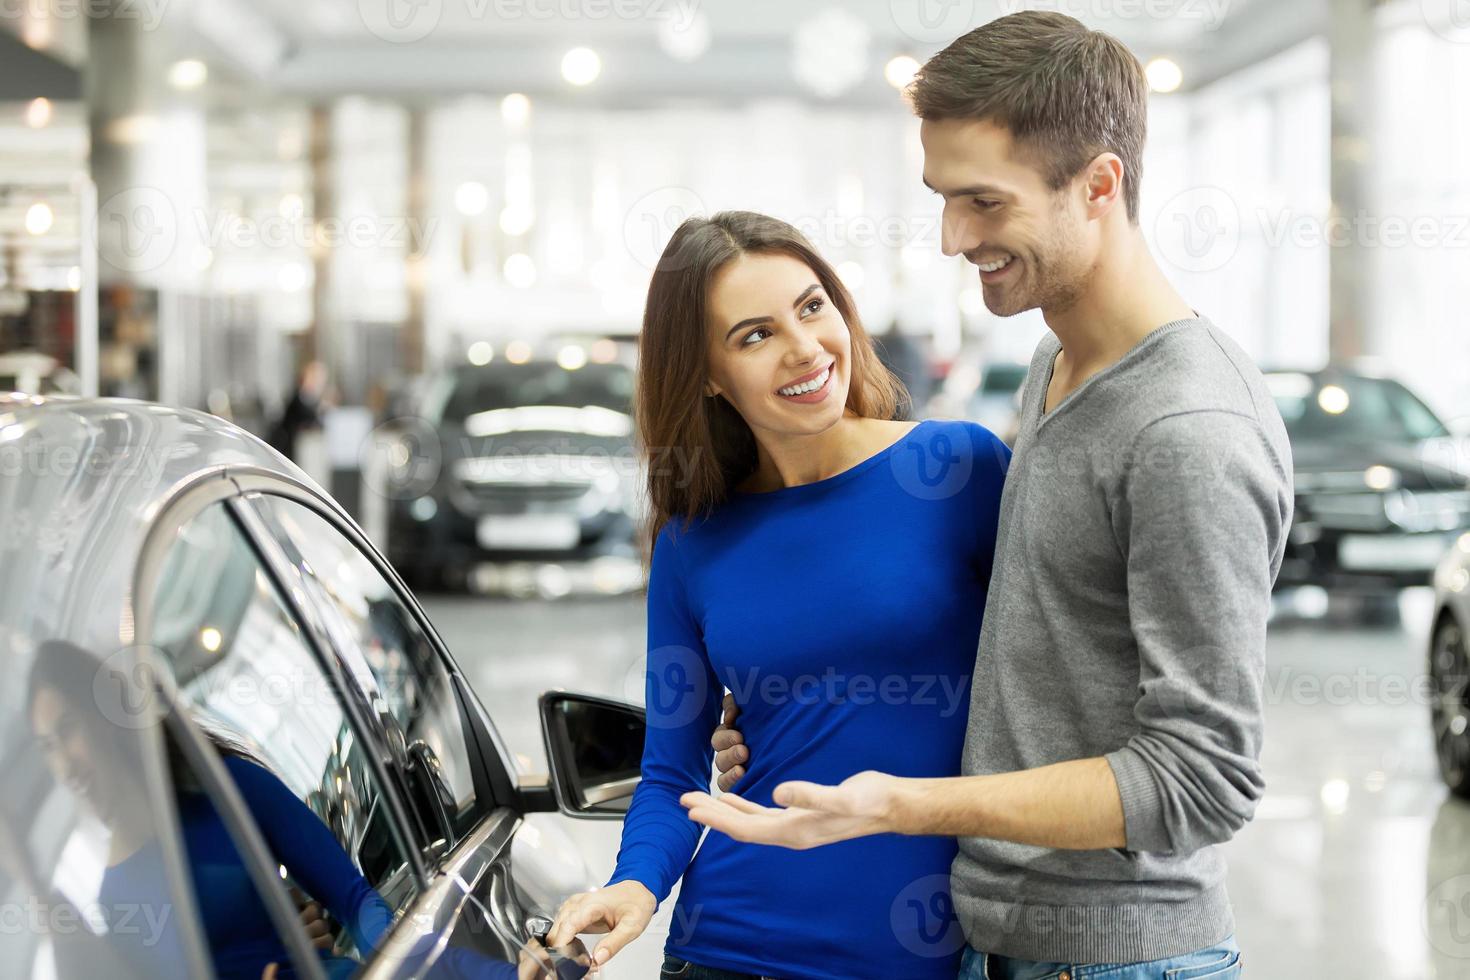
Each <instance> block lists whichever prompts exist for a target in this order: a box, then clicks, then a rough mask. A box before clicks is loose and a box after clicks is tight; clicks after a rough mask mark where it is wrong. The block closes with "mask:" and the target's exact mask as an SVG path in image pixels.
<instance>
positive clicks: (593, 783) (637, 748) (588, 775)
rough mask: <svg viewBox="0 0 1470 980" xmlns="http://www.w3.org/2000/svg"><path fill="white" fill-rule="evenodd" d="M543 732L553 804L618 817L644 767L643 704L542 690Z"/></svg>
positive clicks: (570, 811) (574, 812)
mask: <svg viewBox="0 0 1470 980" xmlns="http://www.w3.org/2000/svg"><path fill="white" fill-rule="evenodd" d="M540 709H541V733H542V737H543V738H544V739H545V740H546V758H547V761H548V763H549V764H550V767H551V773H550V784H551V785H550V788H551V792H552V794H553V795H554V796H555V798H556V805H557V809H559V810H560V811H561V812H562V813H565V814H567V815H568V816H572V817H583V818H587V819H601V820H621V819H622V818H623V817H624V816H625V815H626V814H627V812H628V805H629V804H630V803H632V802H633V790H634V789H635V788H636V787H637V786H638V780H639V779H640V777H641V776H642V771H643V736H644V732H645V731H646V728H647V725H646V721H645V716H644V711H643V709H642V708H640V707H637V706H635V705H631V704H625V703H623V702H621V701H614V700H612V699H610V698H600V697H595V696H593V695H590V694H571V693H568V692H566V691H548V692H547V693H546V694H543V695H541V700H540Z"/></svg>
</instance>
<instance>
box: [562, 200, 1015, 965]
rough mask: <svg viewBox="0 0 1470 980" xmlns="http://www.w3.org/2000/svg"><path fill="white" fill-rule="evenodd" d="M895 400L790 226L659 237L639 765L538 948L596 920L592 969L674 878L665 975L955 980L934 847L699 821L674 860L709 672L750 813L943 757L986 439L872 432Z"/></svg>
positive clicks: (649, 404)
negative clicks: (606, 836) (597, 870)
mask: <svg viewBox="0 0 1470 980" xmlns="http://www.w3.org/2000/svg"><path fill="white" fill-rule="evenodd" d="M903 398H904V394H903V391H902V388H901V386H900V385H899V384H898V382H897V381H896V380H895V379H894V377H893V376H892V375H891V374H890V373H889V372H888V371H887V370H886V369H885V368H884V367H883V366H882V365H881V364H880V363H879V360H878V358H877V356H876V354H875V353H874V350H873V346H872V343H871V342H870V340H869V339H868V336H867V334H866V333H865V332H864V331H863V327H862V323H861V322H860V320H859V319H858V315H857V310H856V309H855V308H854V306H853V301H852V298H851V296H850V295H849V294H848V292H847V290H846V289H845V288H844V287H843V285H842V283H841V282H840V281H839V280H838V278H837V276H836V274H835V273H834V272H833V270H832V268H831V266H829V265H828V264H827V263H826V262H825V261H823V260H822V259H821V257H820V256H818V255H817V254H816V252H815V251H814V250H813V249H812V248H811V246H810V245H809V244H808V243H807V242H806V241H805V239H803V238H802V236H801V234H800V233H799V232H797V231H796V229H794V228H792V227H791V226H790V225H788V224H786V223H785V222H782V221H778V220H776V219H774V218H770V217H766V216H764V215H759V214H752V213H749V212H725V213H721V214H717V215H715V216H714V217H712V218H708V219H706V218H694V219H690V220H689V221H686V222H685V223H684V224H683V225H681V226H680V228H679V229H678V230H677V231H676V232H675V233H674V236H673V238H672V240H671V241H670V242H669V245H668V247H667V248H666V249H665V251H664V254H663V256H662V258H661V259H660V262H659V265H658V268H657V269H656V270H655V271H654V275H653V281H652V285H651V287H650V289H649V295H648V305H647V309H646V311H645V314H644V320H643V333H642V339H641V350H640V367H639V381H638V406H637V408H638V425H639V435H640V441H641V443H642V449H643V451H644V452H645V453H646V454H647V456H648V465H649V477H648V492H649V497H650V503H651V511H652V527H651V529H650V535H651V541H652V545H653V555H652V567H651V570H650V579H649V591H648V676H647V709H648V734H647V741H646V743H645V748H644V753H643V773H642V777H643V778H642V781H641V783H640V784H639V786H638V789H637V792H636V793H635V795H634V798H633V801H632V804H631V806H630V807H629V810H628V815H627V820H626V823H625V825H624V829H623V841H622V848H621V850H620V852H619V855H618V863H617V869H616V871H615V872H614V874H613V876H612V879H611V881H610V882H609V883H608V885H607V886H606V887H605V888H602V889H600V890H598V891H595V892H590V893H586V894H582V895H577V896H574V897H573V898H571V899H569V900H568V901H567V902H566V904H565V905H563V907H562V909H561V911H560V912H559V914H558V916H557V922H556V925H555V927H554V928H553V929H552V931H551V933H550V937H549V939H550V942H551V944H553V945H560V944H562V943H565V942H568V941H570V940H571V939H572V938H573V937H574V936H575V935H576V934H578V933H580V932H584V931H597V932H601V931H608V930H611V935H609V936H607V937H605V938H604V939H603V940H602V942H601V944H600V945H599V947H598V948H597V950H596V952H595V954H594V958H595V960H596V962H598V963H605V962H607V960H608V959H609V958H610V957H611V956H612V955H613V954H614V953H616V952H617V951H618V950H619V949H621V948H622V947H623V946H625V945H626V944H627V943H628V942H629V941H631V940H632V939H634V938H635V937H636V936H638V935H639V934H640V933H641V932H642V931H643V930H644V928H646V927H647V925H648V922H649V919H650V917H651V916H652V915H653V913H654V911H655V910H656V908H657V907H658V904H659V903H660V902H662V901H663V900H664V899H665V898H666V897H667V896H668V894H669V892H670V890H671V889H672V888H673V886H674V885H675V883H676V882H678V881H679V880H680V879H681V878H682V880H683V884H682V889H681V893H680V897H679V901H678V904H677V906H676V907H675V910H674V915H673V923H672V927H671V929H670V936H669V941H668V945H667V946H666V949H665V952H666V957H665V964H664V970H663V975H664V976H665V977H682V978H686V980H723V978H743V977H761V976H773V977H834V978H835V977H840V978H844V980H847V978H851V977H885V978H900V977H902V978H914V977H936V978H938V977H944V978H947V980H948V978H953V977H954V976H955V974H956V971H957V968H958V964H959V953H960V949H961V947H962V946H963V937H962V936H961V934H960V930H959V926H958V924H957V923H956V922H955V921H954V917H953V913H952V911H951V909H950V906H949V904H948V898H949V896H948V878H949V866H950V861H951V860H952V858H953V857H954V853H955V843H954V841H953V840H949V839H945V838H938V837H935V838H917V837H897V836H891V835H890V836H888V837H876V838H867V839H864V840H861V841H851V842H847V843H843V844H839V845H836V846H833V847H827V848H821V849H818V850H811V851H791V850H785V849H779V848H759V847H752V846H747V845H743V844H739V843H736V842H735V841H733V840H731V839H730V838H729V837H726V836H724V835H722V834H718V833H711V834H710V835H709V836H708V838H707V839H706V840H705V841H704V844H703V846H702V847H700V848H699V851H698V853H697V854H696V853H695V847H696V845H697V844H698V843H699V835H700V827H699V826H698V825H697V824H694V823H693V822H691V821H690V820H689V819H688V818H687V817H686V815H685V811H684V809H683V807H681V806H680V805H679V797H680V795H682V794H683V793H686V792H689V791H691V790H706V789H708V788H709V783H710V763H711V759H712V752H713V750H712V749H711V747H710V734H711V732H712V731H713V730H714V728H715V726H716V725H717V724H718V723H719V721H720V713H721V700H722V697H723V694H724V690H725V688H729V689H730V690H731V692H732V693H733V694H734V698H735V701H736V702H737V703H738V704H739V706H740V712H741V714H740V717H741V728H742V730H743V732H744V735H745V739H746V742H747V744H748V745H749V746H750V749H751V756H752V760H753V761H752V762H751V764H750V768H749V771H748V772H747V773H746V774H745V776H744V778H743V780H742V782H741V796H742V797H744V798H745V799H746V800H749V801H751V802H753V803H759V804H769V803H770V802H771V801H770V794H771V790H772V789H774V788H775V786H776V785H777V784H778V783H780V782H782V781H783V780H788V779H808V780H817V781H821V782H826V783H835V782H840V781H841V780H842V779H844V778H846V777H848V776H851V775H853V774H854V773H856V772H860V771H862V770H864V769H879V770H882V771H897V772H901V773H903V774H905V775H909V776H924V777H928V776H948V775H954V774H955V773H957V772H959V769H960V753H961V746H962V742H963V739H964V732H965V722H966V715H967V710H966V709H967V707H968V704H969V687H968V685H969V679H970V672H971V670H972V669H973V667H974V664H975V648H976V644H977V641H978V638H979V631H980V617H981V613H982V611H983V607H984V601H985V590H986V586H987V584H988V581H989V577H990V562H991V553H992V551H993V549H994V544H995V527H996V521H997V517H998V511H999V503H1000V491H1001V484H1002V481H1003V479H1004V474H1005V468H1006V464H1007V462H1008V460H1009V452H1008V451H1007V450H1006V448H1005V446H1004V445H1003V444H1002V443H1001V442H1000V441H999V440H997V439H996V438H995V437H994V436H992V435H991V434H990V433H989V432H987V431H986V430H985V429H983V428H981V427H980V426H977V425H973V424H970V423H965V422H946V421H935V420H929V421H924V422H919V423H917V424H915V423H913V422H903V421H895V420H894V419H895V416H896V415H897V414H899V409H900V408H901V402H902V399H903ZM890 767H891V769H890ZM691 859H692V863H691Z"/></svg>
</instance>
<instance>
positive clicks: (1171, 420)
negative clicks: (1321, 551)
mask: <svg viewBox="0 0 1470 980" xmlns="http://www.w3.org/2000/svg"><path fill="white" fill-rule="evenodd" d="M1059 349H1060V344H1059V343H1058V341H1057V340H1056V338H1055V337H1053V336H1051V335H1048V336H1047V338H1046V339H1045V340H1044V341H1043V342H1042V343H1041V346H1040V347H1039V348H1038V349H1037V351H1036V356H1035V357H1034V359H1033V360H1032V363H1031V373H1030V375H1029V377H1028V378H1027V380H1026V387H1025V390H1024V394H1023V404H1022V412H1021V425H1020V433H1019V435H1018V437H1017V439H1016V447H1015V456H1014V458H1013V459H1012V461H1011V467H1010V473H1009V475H1008V477H1007V479H1006V485H1005V492H1004V494H1003V496H1002V498H1001V512H1000V531H999V536H998V538H997V541H996V554H995V566H994V573H993V576H992V578H991V582H990V592H989V598H988V599H987V605H986V611H985V622H984V626H983V628H982V629H981V633H980V649H979V656H978V660H977V662H976V665H975V676H974V685H973V689H972V692H971V700H970V721H969V731H968V733H967V736H966V745H965V754H964V771H965V773H966V774H967V775H973V774H980V773H997V772H1010V771H1013V770H1019V769H1030V768H1034V767H1036V766H1044V765H1048V764H1050V763H1054V762H1063V761H1066V760H1069V759H1083V758H1090V757H1096V756H1104V757H1106V759H1107V761H1108V763H1109V764H1110V765H1111V767H1112V770H1113V775H1114V776H1115V777H1116V779H1117V782H1118V790H1119V792H1120V793H1121V795H1122V799H1123V814H1124V821H1125V825H1126V833H1127V847H1126V848H1125V849H1120V850H1090V851H1079V850H1051V849H1048V848H1042V847H1033V846H1029V845H1024V844H1013V843H1009V842H1006V841H996V840H988V839H977V838H966V839H963V840H961V841H960V852H959V856H958V857H957V858H956V859H955V862H954V872H953V890H954V899H955V906H956V910H957V912H958V914H959V918H960V922H961V924H962V925H963V927H964V930H965V935H966V938H967V939H968V940H969V942H970V944H971V945H972V946H974V947H975V948H976V949H978V950H981V951H984V952H990V953H997V954H1000V955H1004V956H1012V957H1017V958H1021V959H1028V960H1042V961H1047V962H1068V963H1114V962H1124V963H1126V962H1134V961H1138V960H1149V959H1157V958H1161V957H1165V956H1174V955H1178V954H1181V953H1185V952H1188V951H1190V950H1194V949H1198V948H1201V947H1204V946H1208V945H1211V944H1213V943H1216V942H1218V941H1220V940H1222V939H1224V938H1225V937H1226V936H1228V935H1229V934H1230V933H1231V932H1233V931H1234V923H1233V919H1232V915H1231V911H1230V902H1229V899H1228V898H1227V896H1226V894H1225V862H1224V859H1223V857H1222V856H1221V855H1220V853H1219V851H1218V849H1217V848H1216V847H1214V846H1213V845H1215V844H1218V843H1220V842H1222V841H1225V840H1227V839H1229V838H1230V836H1231V835H1232V834H1234V833H1235V832H1236V831H1237V830H1239V829H1240V828H1241V827H1242V826H1243V825H1244V824H1245V823H1246V821H1247V820H1249V819H1250V818H1251V815H1252V813H1253V812H1254V810H1255V806H1256V803H1257V801H1258V800H1259V799H1260V797H1261V792H1262V789H1263V785H1264V784H1263V781H1262V778H1261V767H1260V763H1259V759H1260V754H1261V740H1262V734H1263V732H1262V728H1263V726H1262V687H1263V678H1264V673H1265V641H1266V615H1267V612H1268V610H1269V607H1270V601H1271V586H1272V583H1273V582H1274V581H1275V577H1276V572H1277V570H1278V568H1279V567H1280V563H1281V555H1282V549H1283V546H1284V543H1285V539H1286V532H1287V529H1288V526H1289V524H1290V520H1291V508H1292V473H1291V452H1290V449H1289V447H1288V444H1287V440H1286V430H1285V428H1284V426H1283V425H1282V422H1281V416H1280V415H1279V413H1278V412H1277V410H1276V405H1275V403H1274V402H1273V401H1272V399H1271V396H1270V393H1269V392H1268V391H1267V390H1266V385H1265V382H1264V379H1263V378H1262V376H1261V372H1260V371H1259V370H1258V369H1257V368H1256V367H1255V365H1254V364H1252V363H1251V361H1250V359H1249V358H1248V357H1247V356H1246V355H1245V354H1244V353H1243V352H1242V351H1241V350H1240V348H1239V347H1238V346H1236V344H1235V343H1234V342H1232V341H1231V340H1230V339H1229V338H1228V337H1226V336H1225V335H1224V334H1223V333H1221V332H1220V330H1219V329H1217V328H1216V327H1215V326H1214V325H1213V324H1211V323H1210V322H1209V321H1207V320H1205V319H1194V320H1181V321H1177V322H1174V323H1169V324H1166V325H1164V326H1162V327H1160V328H1158V329H1157V330H1155V331H1154V332H1153V333H1151V334H1149V335H1148V336H1147V337H1146V338H1144V340H1143V341H1141V342H1140V343H1139V344H1138V345H1137V346H1136V347H1134V348H1133V350H1131V351H1130V352H1129V353H1128V354H1127V355H1125V356H1124V357H1123V359H1122V360H1120V361H1119V362H1117V363H1116V364H1114V365H1112V366H1111V367H1109V368H1107V369H1105V370H1103V371H1101V372H1099V373H1098V374H1097V375H1095V376H1093V377H1092V378H1090V379H1089V380H1088V381H1087V382H1086V383H1084V384H1083V385H1082V386H1081V387H1080V388H1078V389H1077V390H1076V391H1075V392H1073V393H1072V394H1071V395H1069V396H1068V397H1067V398H1066V399H1064V400H1063V401H1062V402H1061V404H1059V405H1057V406H1056V407H1054V408H1053V409H1052V411H1051V412H1048V413H1046V414H1045V415H1044V416H1043V415H1042V406H1043V403H1044V401H1045V398H1046V390H1047V387H1048V385H1049V383H1050V379H1051V369H1052V364H1053V363H1054V361H1055V358H1056V354H1057V352H1058V350H1059Z"/></svg>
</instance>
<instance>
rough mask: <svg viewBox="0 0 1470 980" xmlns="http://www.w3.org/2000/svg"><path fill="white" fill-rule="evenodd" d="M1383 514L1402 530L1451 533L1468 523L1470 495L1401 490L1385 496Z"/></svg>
mask: <svg viewBox="0 0 1470 980" xmlns="http://www.w3.org/2000/svg"><path fill="white" fill-rule="evenodd" d="M1383 511H1384V513H1385V514H1387V515H1388V519H1389V520H1391V521H1393V522H1394V523H1395V524H1397V525H1398V526H1399V527H1401V528H1403V529H1404V530H1406V531H1453V530H1455V529H1457V528H1462V527H1464V526H1465V525H1466V524H1467V523H1470V492H1459V491H1450V492H1445V491H1425V492H1414V491H1410V490H1404V491H1400V492H1399V493H1393V494H1388V495H1387V496H1385V497H1384V499H1383Z"/></svg>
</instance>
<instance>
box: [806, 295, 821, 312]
mask: <svg viewBox="0 0 1470 980" xmlns="http://www.w3.org/2000/svg"><path fill="white" fill-rule="evenodd" d="M825 304H826V300H824V299H822V297H820V296H817V297H815V298H813V299H812V300H811V301H810V302H808V303H807V304H806V305H805V306H803V307H802V308H801V312H803V313H815V312H817V311H818V310H820V309H821V308H822V307H823V306H824V305H825Z"/></svg>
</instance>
